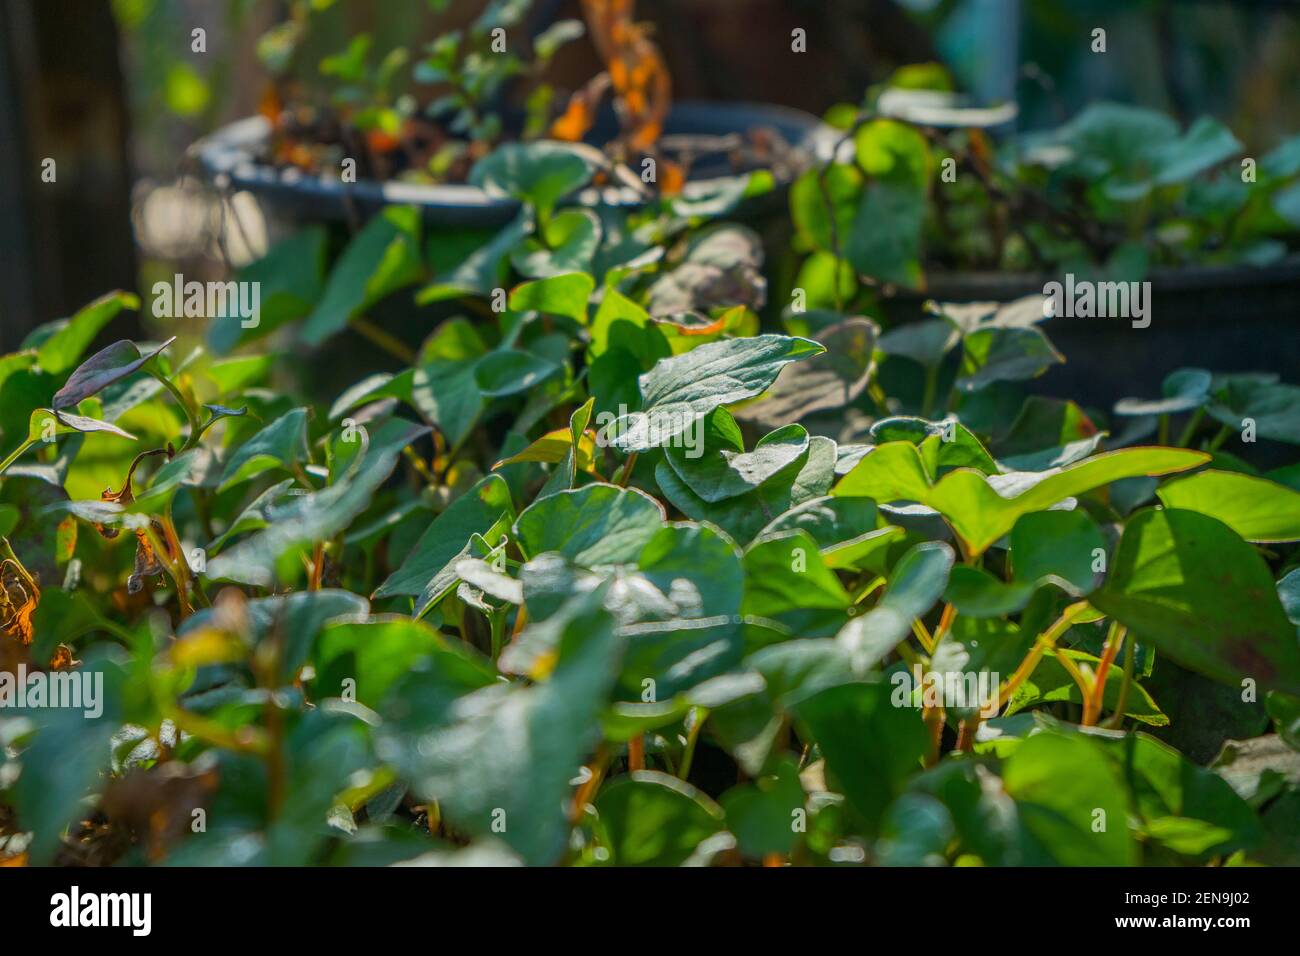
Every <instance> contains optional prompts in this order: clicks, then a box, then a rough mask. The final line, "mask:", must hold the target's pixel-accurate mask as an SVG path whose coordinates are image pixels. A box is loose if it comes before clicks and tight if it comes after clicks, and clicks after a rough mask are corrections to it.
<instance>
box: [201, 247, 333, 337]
mask: <svg viewBox="0 0 1300 956" xmlns="http://www.w3.org/2000/svg"><path fill="white" fill-rule="evenodd" d="M327 239H328V237H327V235H326V231H325V229H324V228H323V227H320V226H311V227H308V228H305V229H300V230H296V231H294V232H293V233H291V234H290V235H288V236H286V237H285V238H284V239H282V240H280V241H279V242H277V243H276V244H275V245H274V246H272V247H271V248H270V250H268V251H267V253H266V255H265V256H263V257H262V258H261V259H258V260H257V261H256V262H254V263H251V264H249V265H247V266H245V267H244V268H242V269H240V270H239V276H238V280H239V282H241V283H250V284H251V283H256V284H257V288H258V290H259V292H258V300H257V302H258V311H257V315H256V316H255V317H252V318H249V317H245V316H242V315H240V314H239V313H238V311H237V310H236V309H235V308H234V305H235V303H234V302H233V301H232V300H233V299H234V298H235V297H234V296H227V302H228V303H229V304H230V305H231V308H230V309H228V310H227V313H226V314H224V315H216V316H213V317H212V321H211V322H210V323H209V324H208V337H207V341H208V347H209V348H210V349H211V350H212V351H213V352H215V353H216V354H217V355H228V354H230V353H231V352H233V351H234V350H235V349H236V348H238V347H239V346H241V345H246V344H248V343H249V342H254V341H256V340H258V339H261V338H265V337H266V336H268V335H270V334H271V333H272V332H274V331H275V330H276V329H279V328H281V327H282V326H285V325H288V324H289V323H290V322H296V321H298V320H299V319H302V318H305V317H306V316H307V315H308V314H309V313H310V312H311V311H312V308H313V307H314V306H315V305H316V302H317V301H318V300H319V299H320V297H321V290H322V289H323V288H324V285H325V263H326V257H327V253H328V241H327Z"/></svg>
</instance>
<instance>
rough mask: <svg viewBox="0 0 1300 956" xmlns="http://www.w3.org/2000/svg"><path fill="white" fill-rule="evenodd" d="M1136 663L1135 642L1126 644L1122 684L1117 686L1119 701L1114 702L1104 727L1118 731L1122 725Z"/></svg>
mask: <svg viewBox="0 0 1300 956" xmlns="http://www.w3.org/2000/svg"><path fill="white" fill-rule="evenodd" d="M1136 661H1137V641H1136V640H1132V641H1129V642H1128V646H1127V647H1125V648H1124V683H1122V684H1120V685H1119V699H1118V700H1116V701H1115V713H1114V714H1112V715H1111V718H1110V720H1109V721H1108V722H1107V724H1106V726H1108V727H1110V728H1112V729H1114V730H1118V729H1119V728H1120V727H1122V726H1123V725H1124V711H1125V710H1127V709H1128V694H1129V689H1130V688H1131V687H1132V686H1133V665H1134V664H1135V663H1136Z"/></svg>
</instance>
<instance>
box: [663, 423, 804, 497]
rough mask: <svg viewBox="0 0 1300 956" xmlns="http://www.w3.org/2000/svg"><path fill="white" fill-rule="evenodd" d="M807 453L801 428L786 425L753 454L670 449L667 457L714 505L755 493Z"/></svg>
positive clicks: (686, 479) (719, 450)
mask: <svg viewBox="0 0 1300 956" xmlns="http://www.w3.org/2000/svg"><path fill="white" fill-rule="evenodd" d="M807 450H808V432H807V430H806V429H804V427H803V426H802V425H786V426H785V427H783V428H778V429H777V430H776V431H774V432H772V433H771V434H769V435H767V436H765V437H763V438H761V439H759V441H758V444H756V445H755V446H754V450H753V451H751V452H741V451H735V450H732V449H727V448H723V449H716V450H715V449H709V450H707V451H706V450H703V449H696V450H695V453H694V455H692V451H691V450H690V449H685V448H678V447H672V446H670V447H668V448H666V449H664V456H665V458H666V460H667V461H668V463H669V464H670V465H671V466H672V468H673V471H675V472H677V475H678V477H679V478H681V479H682V481H684V482H685V483H686V485H687V487H688V488H690V489H691V491H693V492H694V493H695V494H696V495H697V496H698V497H699V498H701V499H703V500H704V501H707V502H710V503H713V502H718V501H722V500H724V499H726V498H734V497H736V495H742V494H745V493H746V492H748V491H753V490H754V489H755V488H757V487H758V486H759V485H761V484H763V482H765V481H767V480H768V479H769V478H771V477H772V476H773V475H775V474H776V473H777V472H779V471H781V470H782V469H784V468H786V467H787V466H789V465H790V464H791V463H793V462H794V461H796V460H797V459H799V458H800V457H802V456H803V455H804V454H805V453H806V452H807Z"/></svg>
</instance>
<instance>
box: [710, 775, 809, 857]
mask: <svg viewBox="0 0 1300 956" xmlns="http://www.w3.org/2000/svg"><path fill="white" fill-rule="evenodd" d="M719 802H720V803H721V804H722V808H723V810H725V811H726V814H727V829H728V830H730V831H731V832H732V833H734V834H735V836H736V843H737V845H738V846H739V847H740V851H741V852H742V853H743V854H745V856H747V857H750V858H751V859H756V860H761V859H762V858H763V857H765V856H768V855H769V854H772V853H779V854H781V855H782V856H788V855H789V854H790V851H791V850H792V849H793V848H794V842H795V840H796V839H797V834H796V833H795V826H794V824H795V820H796V819H797V811H800V810H803V809H804V802H805V798H804V792H803V786H802V784H800V782H799V768H798V767H797V766H795V764H794V762H793V761H792V760H782V761H781V762H780V763H778V764H777V766H776V768H775V773H772V774H768V775H764V776H761V777H759V778H758V779H757V780H755V781H754V782H753V783H746V784H741V785H740V786H737V787H732V788H731V789H730V790H728V791H727V792H726V793H724V794H723V795H722V797H721V798H720V800H719Z"/></svg>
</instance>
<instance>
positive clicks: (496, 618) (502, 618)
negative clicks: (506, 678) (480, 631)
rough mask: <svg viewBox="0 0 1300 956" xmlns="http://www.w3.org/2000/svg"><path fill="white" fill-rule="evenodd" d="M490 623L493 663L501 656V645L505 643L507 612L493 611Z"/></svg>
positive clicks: (489, 618)
mask: <svg viewBox="0 0 1300 956" xmlns="http://www.w3.org/2000/svg"><path fill="white" fill-rule="evenodd" d="M488 623H489V624H490V625H491V627H492V663H493V664H495V663H496V662H497V658H499V657H500V656H501V646H502V644H504V643H505V633H506V612H505V611H504V610H502V611H493V612H492V613H491V614H490V615H489V616H488Z"/></svg>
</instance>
